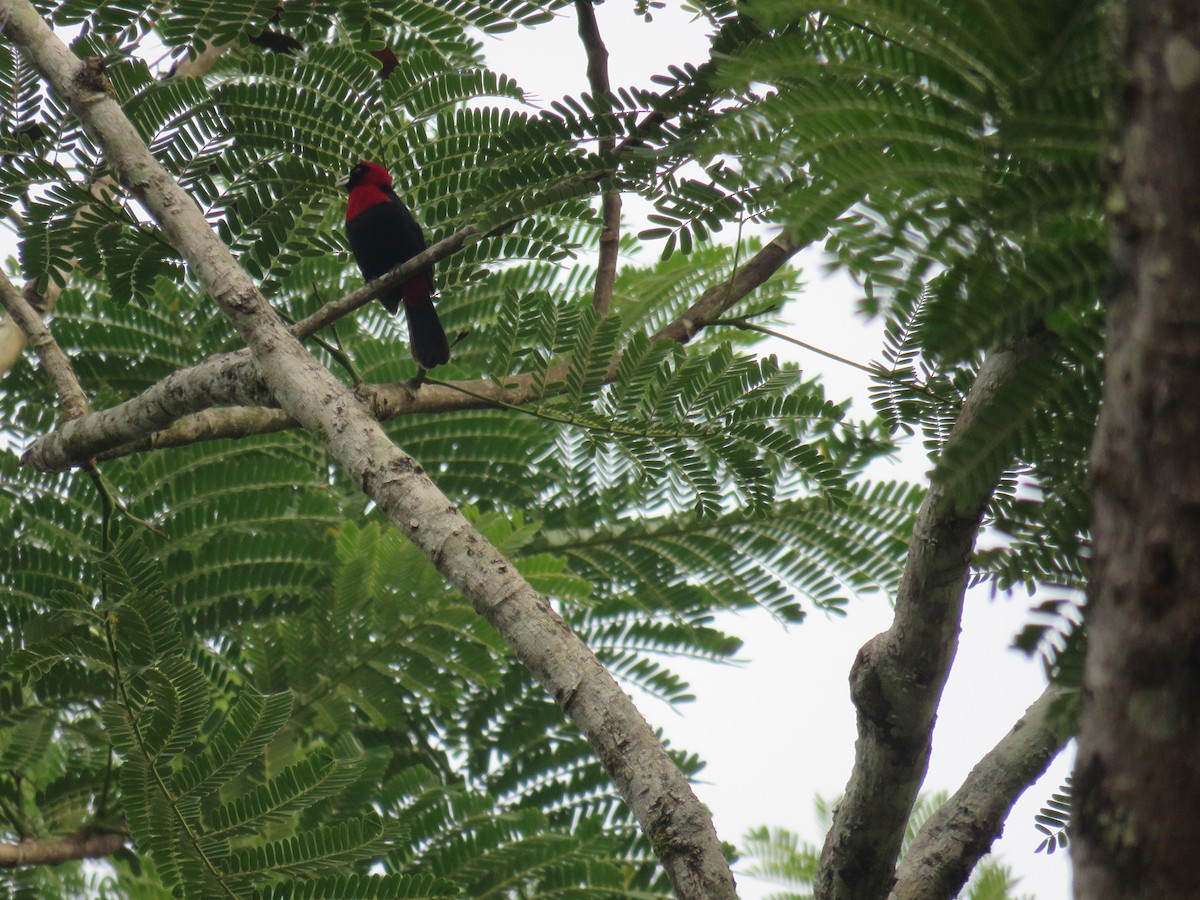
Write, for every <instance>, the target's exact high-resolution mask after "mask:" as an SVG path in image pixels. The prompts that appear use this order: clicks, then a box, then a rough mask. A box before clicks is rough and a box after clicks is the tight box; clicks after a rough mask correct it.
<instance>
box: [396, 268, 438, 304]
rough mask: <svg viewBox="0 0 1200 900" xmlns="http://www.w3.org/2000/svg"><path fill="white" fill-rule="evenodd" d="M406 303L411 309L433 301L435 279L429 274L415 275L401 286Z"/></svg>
mask: <svg viewBox="0 0 1200 900" xmlns="http://www.w3.org/2000/svg"><path fill="white" fill-rule="evenodd" d="M400 289H401V291H403V292H404V305H405V306H406V307H408V308H409V309H412V308H413V307H414V306H424V305H425V304H426V303H433V279H432V278H430V277H429V276H428V275H415V276H413V277H412V278H411V279H409V280H408V281H406V282H405V283H404V284H403V285H402V286H401V288H400Z"/></svg>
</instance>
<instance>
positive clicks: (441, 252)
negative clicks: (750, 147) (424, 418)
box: [22, 229, 800, 472]
mask: <svg viewBox="0 0 1200 900" xmlns="http://www.w3.org/2000/svg"><path fill="white" fill-rule="evenodd" d="M466 232H467V229H461V230H460V231H458V232H456V233H455V234H454V235H451V237H449V238H447V239H446V240H444V241H439V242H438V243H437V244H435V245H434V246H433V247H430V248H429V249H428V250H426V251H425V252H423V253H422V254H420V255H419V256H417V257H414V259H413V260H410V261H409V262H407V263H405V264H404V265H403V266H400V267H398V268H397V269H395V270H393V271H392V272H389V273H388V274H387V275H384V276H382V277H381V278H378V279H376V280H375V281H372V282H369V283H368V284H366V285H364V286H363V287H361V288H359V289H358V290H355V291H352V292H351V293H349V294H347V295H346V296H345V297H342V298H340V299H338V300H334V301H331V302H330V303H327V304H325V306H323V307H322V308H321V309H320V310H318V311H317V312H315V313H313V314H312V315H311V316H309V317H308V318H306V319H303V320H301V321H300V322H298V323H296V325H294V326H293V327H292V333H293V334H296V335H297V336H305V335H307V334H311V333H313V332H314V331H315V330H317V328H319V327H322V326H323V325H324V324H326V323H327V322H330V321H333V319H335V318H336V317H337V316H338V315H344V314H345V313H347V312H349V311H350V310H352V309H355V308H357V307H358V306H361V305H362V304H363V303H366V302H367V301H368V300H370V299H372V298H373V297H374V296H376V295H377V294H378V293H379V292H381V291H382V290H384V289H385V288H386V286H388V285H389V284H392V283H395V282H398V281H401V280H403V279H404V278H407V277H409V276H410V275H411V273H412V272H415V271H417V269H418V268H420V267H423V266H424V265H426V264H427V263H426V262H425V260H426V259H427V255H428V256H436V258H438V259H441V258H444V257H445V256H448V255H449V254H450V253H452V252H454V249H457V246H461V244H460V243H458V242H459V241H460V240H462V241H465V240H466V239H467V237H469V235H467V234H466ZM799 249H800V248H799V245H797V244H796V243H794V242H792V241H791V240H790V239H789V238H787V237H785V236H782V235H781V236H779V237H777V238H776V239H775V240H773V241H772V242H771V243H770V244H768V245H767V246H766V247H764V248H763V249H762V250H760V251H759V252H758V253H757V254H756V255H755V256H754V257H753V258H752V259H751V260H750V261H749V262H747V263H746V264H745V265H744V266H742V267H741V268H740V269H739V270H738V271H737V273H736V274H735V275H734V277H733V278H731V279H730V280H728V281H724V282H722V283H720V284H717V285H714V286H713V287H711V288H709V289H708V290H706V291H705V292H704V293H703V294H702V295H701V297H700V299H698V300H697V301H696V302H695V303H694V304H693V305H692V306H691V307H690V308H689V309H688V310H687V312H685V313H684V314H683V315H682V316H681V317H680V318H678V319H677V320H675V321H674V322H672V323H670V324H669V325H667V326H665V327H664V328H662V329H660V330H659V331H658V332H657V333H656V334H655V335H654V338H655V339H656V340H676V341H681V342H686V341H688V340H690V339H691V338H692V337H693V336H695V335H696V333H698V332H699V331H700V330H701V329H702V328H703V327H704V326H706V325H707V324H709V323H710V322H712V321H715V320H716V319H718V318H720V317H721V315H723V314H724V312H725V311H726V310H727V309H728V308H729V307H730V306H732V305H733V304H734V303H737V302H738V301H739V300H741V299H742V298H743V297H745V296H746V295H747V294H748V293H750V292H751V291H753V290H754V289H756V288H757V287H759V286H760V285H761V284H762V283H763V282H764V281H766V280H767V279H768V278H769V277H770V276H771V275H773V274H774V273H775V272H777V271H779V269H780V268H782V266H783V265H784V264H785V263H786V262H787V261H788V260H789V259H790V258H791V257H792V256H794V255H795V254H796V253H797V252H798V250H799ZM435 251H436V254H435ZM619 364H620V357H619V356H618V357H614V359H613V360H612V362H611V363H610V365H609V368H608V377H609V378H610V379H612V378H615V377H616V372H617V369H618V366H619ZM566 371H567V369H566V366H562V367H560V368H558V369H555V370H552V372H551V374H552V375H553V374H555V373H559V374H562V375H565V373H566ZM547 380H549V381H553V380H554V379H553V378H550V379H547ZM358 394H359V396H360V397H362V398H364V399H365V400H366V401H367V402H369V403H370V406H371V410H372V414H373V415H374V416H375V417H376V418H377V419H379V420H386V419H392V418H395V417H397V416H402V415H408V414H411V413H439V412H452V411H457V410H466V409H483V408H486V407H488V406H491V405H494V404H493V403H489V402H487V401H485V400H480V399H479V396H481V395H482V396H484V397H489V398H492V399H493V400H494V401H496V403H502V404H504V405H508V406H519V405H521V404H523V403H529V402H531V401H532V400H535V399H536V398H537V394H536V392H535V391H534V389H533V376H532V375H531V374H523V375H516V376H513V377H511V378H506V379H505V382H504V387H501V386H500V385H498V384H497V383H496V382H494V381H490V380H486V379H479V380H474V381H465V382H462V383H461V384H459V385H457V386H450V387H446V386H442V385H435V384H429V383H428V382H426V383H424V384H422V385H420V386H419V387H416V388H414V387H413V385H412V384H411V382H407V381H401V382H397V383H393V384H381V385H362V386H361V387H360V388H359V389H358ZM275 405H276V402H275V399H274V397H273V396H272V395H271V392H270V391H269V390H268V389H267V388H266V385H264V384H263V382H262V379H261V377H259V375H258V371H257V369H256V368H255V365H254V361H253V359H252V358H251V356H250V355H249V353H248V352H247V351H245V350H240V351H237V352H234V353H224V354H218V355H217V356H213V357H210V358H209V359H207V360H205V361H204V362H202V363H199V364H198V365H195V366H191V367H190V368H186V369H179V370H178V371H176V372H172V373H171V374H170V375H168V376H167V377H166V378H164V379H163V380H162V381H160V382H158V383H157V384H155V385H153V386H151V387H149V388H147V389H146V390H145V391H143V392H142V393H141V394H139V395H138V396H136V397H133V398H132V399H130V400H126V401H125V402H124V403H119V404H117V405H116V406H113V407H110V408H109V409H105V410H100V411H98V412H95V413H92V414H90V415H88V416H85V417H84V418H82V419H77V420H75V421H73V422H68V423H66V424H65V425H63V426H62V427H61V428H59V429H57V430H55V431H51V432H48V433H47V434H45V435H42V436H41V437H39V438H38V439H37V440H35V441H34V442H33V443H32V444H31V445H30V447H29V449H28V450H26V452H25V455H24V457H23V460H22V461H23V462H24V463H25V464H26V465H29V466H32V467H33V468H35V469H38V470H39V471H44V472H57V471H61V470H63V469H68V468H70V467H71V466H74V465H78V464H80V463H82V462H84V461H86V460H89V459H100V460H104V459H115V458H117V457H121V456H127V455H129V454H131V453H139V452H142V451H145V450H152V449H161V448H166V447H178V446H182V445H184V444H191V443H194V442H196V441H202V440H217V439H220V438H238V437H246V436H248V435H251V434H269V433H272V432H277V431H284V430H286V429H288V428H295V427H298V423H296V422H295V420H293V419H292V418H291V417H289V416H288V415H287V414H286V413H283V412H281V411H280V410H278V409H273V408H269V407H274V406H275ZM212 406H227V407H231V408H228V409H209V407H212Z"/></svg>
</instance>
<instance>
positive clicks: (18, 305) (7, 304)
mask: <svg viewBox="0 0 1200 900" xmlns="http://www.w3.org/2000/svg"><path fill="white" fill-rule="evenodd" d="M0 304H3V306H4V309H5V311H6V312H7V313H8V317H9V320H10V321H12V322H14V323H16V325H17V327H18V328H20V329H21V331H22V333H23V334H24V335H25V337H26V338H27V340H28V341H29V343H30V344H31V345H32V346H33V349H34V352H36V353H37V355H38V359H40V360H41V361H42V369H44V370H45V372H46V375H47V377H49V379H50V383H51V384H53V385H54V390H55V393H57V394H58V402H59V405H60V406H61V408H62V413H63V418H64V419H78V418H79V417H80V416H83V415H86V414H87V411H88V402H87V397H86V396H85V395H84V393H83V388H81V387H80V386H79V379H77V378H76V377H75V372H74V370H72V368H71V362H70V360H68V359H67V357H66V354H64V353H63V352H62V349H61V348H60V347H59V346H58V342H57V341H55V340H54V335H52V334H51V333H50V329H49V328H47V327H46V323H45V322H43V321H42V317H41V316H39V315H38V313H37V310H36V309H34V308H33V306H32V305H31V304H30V303H29V301H28V300H26V299H25V297H24V296H23V295H22V293H21V292H20V291H18V290H17V288H16V285H14V284H13V283H12V282H11V281H9V280H8V276H7V275H5V274H4V273H3V272H0Z"/></svg>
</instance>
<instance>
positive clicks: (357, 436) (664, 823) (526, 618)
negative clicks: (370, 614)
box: [0, 0, 736, 900]
mask: <svg viewBox="0 0 1200 900" xmlns="http://www.w3.org/2000/svg"><path fill="white" fill-rule="evenodd" d="M0 22H4V32H5V34H6V36H7V37H8V38H9V39H11V40H12V41H13V43H14V44H16V45H17V47H18V49H19V50H20V52H21V53H22V54H24V55H25V56H26V58H27V59H28V60H29V62H30V63H31V64H32V65H33V66H34V67H35V68H36V69H37V70H38V72H39V73H40V74H41V75H42V77H43V78H45V79H46V80H47V81H48V82H49V83H50V85H51V87H52V88H53V90H54V91H55V93H56V94H57V95H58V96H59V97H60V98H61V99H62V100H63V101H65V102H66V103H67V105H68V106H69V108H70V109H71V111H72V112H73V113H74V114H75V115H76V116H78V117H79V119H80V120H81V121H82V122H83V124H84V125H85V127H86V128H87V129H88V130H89V132H91V134H92V135H93V137H94V139H95V140H96V141H97V142H98V143H99V144H100V146H102V147H103V148H104V152H105V156H106V157H107V159H108V162H109V164H110V166H111V167H112V169H113V171H114V173H115V174H116V176H117V178H118V180H119V181H120V182H121V184H122V185H124V187H125V188H126V190H128V191H129V192H130V194H131V195H132V196H133V197H135V198H136V199H137V200H138V201H139V202H140V203H141V204H142V205H143V207H144V208H145V209H146V210H147V211H148V212H149V213H150V215H151V216H152V217H153V218H154V219H155V221H156V222H157V223H158V225H159V227H160V228H161V229H162V233H163V236H164V237H165V238H166V239H167V240H168V241H169V242H170V243H171V244H172V245H173V246H174V247H175V248H176V249H177V250H178V251H179V252H180V253H181V255H182V256H183V257H184V258H185V259H186V260H187V262H188V264H189V265H190V266H191V267H192V269H193V271H194V272H195V274H196V277H197V278H198V279H199V281H200V283H201V285H202V286H203V287H204V289H205V290H206V291H208V293H209V294H210V296H212V298H213V299H214V301H215V302H216V303H217V304H218V305H219V306H220V308H221V311H222V312H223V313H224V314H225V315H226V316H227V317H228V318H229V319H230V321H231V322H232V323H233V324H234V325H235V327H237V329H238V331H239V332H240V333H241V335H242V338H243V340H244V341H245V342H246V345H247V346H248V347H249V348H250V350H251V352H252V353H253V355H254V360H255V362H256V364H257V366H258V368H259V371H260V372H261V373H262V378H263V381H264V383H265V384H266V385H267V387H268V388H269V389H270V391H271V392H272V394H273V395H274V396H275V398H276V399H277V400H278V401H279V404H280V406H281V408H283V409H284V410H285V411H286V412H287V413H288V414H289V415H290V416H292V417H293V418H294V419H295V420H296V421H297V422H299V423H301V424H302V425H303V426H304V427H305V429H307V430H308V431H309V432H310V433H312V434H313V435H315V436H317V437H318V438H319V439H320V441H321V442H322V443H323V444H324V446H325V448H326V450H327V451H328V452H329V454H330V456H331V457H333V459H334V460H336V461H337V463H338V464H339V465H341V466H342V467H343V468H344V469H345V470H346V472H347V474H348V475H349V476H350V477H351V478H352V479H353V481H354V483H356V484H359V485H361V486H362V489H363V491H364V493H366V494H367V495H368V496H369V497H370V498H371V499H372V500H373V501H374V502H375V504H376V505H377V506H378V508H379V509H380V510H381V511H382V512H383V513H384V515H386V516H387V517H388V519H389V520H390V521H391V522H392V523H393V525H394V526H395V527H396V528H398V529H399V530H400V531H401V532H402V533H403V534H405V535H406V536H407V537H408V538H409V539H410V540H411V541H412V542H413V544H414V545H415V546H416V547H417V548H418V549H419V550H420V551H421V552H422V553H423V554H424V555H425V556H426V558H428V559H429V560H430V562H431V563H433V565H434V566H435V567H436V568H437V569H438V571H440V572H441V573H442V575H443V576H445V578H446V579H447V580H448V581H449V582H450V583H451V584H453V585H454V586H455V587H457V588H458V589H459V590H460V591H462V593H463V595H464V596H465V597H466V598H467V599H468V600H469V601H470V602H471V603H472V605H473V606H474V608H475V610H476V611H477V612H478V613H479V614H480V615H482V616H483V617H484V618H486V619H487V621H488V622H489V623H491V624H492V625H493V627H495V628H496V630H497V631H498V632H499V633H500V635H501V636H502V637H503V638H504V640H505V641H506V642H507V643H508V645H509V646H510V647H511V648H512V650H513V651H514V653H515V654H516V656H517V658H518V659H519V660H520V661H521V663H522V664H523V665H525V666H526V667H527V668H528V669H529V670H530V672H531V673H532V674H533V675H534V677H535V678H536V679H537V680H538V681H539V682H540V683H541V684H542V686H543V687H544V688H545V689H546V691H547V692H548V693H549V694H550V695H551V696H552V697H553V698H554V700H555V701H556V702H557V703H558V704H559V706H560V707H561V708H562V709H563V711H564V712H565V713H566V714H567V716H569V717H570V719H571V720H572V721H573V722H574V723H575V724H576V725H577V726H578V727H579V729H580V730H581V731H582V732H583V734H584V735H585V736H586V737H587V739H588V741H589V743H590V744H591V746H592V748H593V749H594V751H595V752H596V754H597V756H598V757H599V759H600V761H601V762H602V764H603V765H604V767H605V769H606V770H607V771H608V773H609V774H610V776H611V777H612V778H613V780H614V782H615V783H616V786H617V788H618V790H619V791H620V792H621V795H622V796H623V797H624V799H625V801H626V803H627V804H628V805H629V807H630V810H631V812H633V814H634V816H635V817H636V818H637V820H638V823H639V824H640V826H641V828H642V830H643V832H644V833H645V835H646V836H647V838H648V839H649V841H650V843H651V845H652V846H653V847H654V850H655V852H656V853H657V854H658V856H659V859H660V861H661V862H662V865H663V868H664V869H665V871H666V872H667V874H668V875H669V876H670V878H671V880H672V882H673V884H674V886H675V890H676V893H677V895H678V896H679V897H681V898H697V900H699V898H732V897H734V896H736V895H735V891H734V885H733V876H732V874H731V873H730V870H729V865H728V863H727V862H726V860H725V856H724V853H723V851H722V847H721V843H720V841H719V840H718V838H717V834H716V830H715V829H714V828H713V825H712V819H711V817H710V816H709V814H708V812H707V810H705V808H704V807H703V805H701V803H700V802H699V800H698V799H697V798H696V795H695V794H694V793H693V791H692V789H691V786H690V785H689V784H688V781H687V779H686V778H685V777H684V776H683V774H682V773H681V772H680V771H679V768H678V767H677V766H676V765H675V763H674V761H673V760H672V759H671V757H670V755H668V753H667V752H666V750H665V749H664V748H663V746H662V744H661V743H660V742H659V741H658V739H657V738H656V737H655V735H654V732H653V731H652V730H651V729H650V726H649V725H648V724H647V723H646V721H645V719H643V718H642V716H641V714H640V713H639V712H638V711H637V709H636V708H635V707H634V705H633V703H632V702H631V701H630V699H629V697H628V696H627V695H626V694H625V692H624V691H623V690H622V689H621V687H620V685H618V684H617V682H616V681H615V680H614V679H613V677H612V676H611V675H610V674H609V672H608V671H607V670H606V669H605V668H604V666H603V665H602V664H601V663H600V661H599V660H598V659H597V658H596V656H595V654H593V653H592V652H591V650H589V649H588V647H587V646H586V645H585V644H584V643H583V642H582V641H581V640H580V639H579V637H578V636H577V635H576V634H575V633H574V632H573V631H571V629H570V627H569V626H568V625H567V624H566V623H565V622H564V621H563V620H562V618H561V617H559V616H558V615H557V614H556V613H555V612H554V610H553V609H552V608H551V607H550V604H549V602H548V601H547V599H546V598H545V597H544V596H542V595H541V594H539V593H538V592H537V591H535V590H534V589H533V587H532V586H530V584H529V583H528V582H527V581H525V579H524V578H523V577H522V576H521V575H520V574H519V573H518V572H517V571H516V568H515V567H514V566H513V565H512V564H511V563H510V562H509V561H508V560H507V559H505V558H504V557H503V556H502V555H501V554H500V553H499V551H497V550H496V548H495V547H493V546H492V545H491V544H489V543H488V541H487V539H486V538H485V537H484V536H483V535H482V534H481V533H480V532H479V531H478V530H477V529H476V528H475V527H474V526H473V525H471V523H469V522H468V521H467V520H466V519H465V518H464V517H463V516H462V514H461V513H460V512H459V511H458V509H457V508H456V507H455V506H454V505H453V504H452V503H451V502H450V501H449V500H448V499H447V498H446V496H445V495H444V494H442V492H441V491H439V490H438V488H437V486H436V485H435V484H434V483H433V482H432V481H431V480H430V478H429V477H428V476H427V475H426V474H425V471H424V469H423V468H422V467H421V466H420V464H419V463H417V461H416V460H414V459H413V458H412V457H410V456H409V455H408V454H407V453H405V452H404V451H403V450H401V449H400V448H399V447H397V446H396V445H395V444H393V443H392V442H391V440H389V438H388V436H387V435H386V434H385V433H384V431H383V429H382V428H381V427H380V425H379V423H378V422H376V421H375V420H374V418H372V417H371V415H370V411H369V410H368V409H367V408H366V406H365V405H364V404H363V403H362V402H361V401H360V400H359V399H358V398H357V397H356V396H355V395H354V394H352V393H351V392H350V391H349V390H348V389H347V388H346V387H345V385H343V384H342V383H341V382H339V381H338V380H337V379H336V378H335V377H334V376H333V375H332V374H331V373H330V372H329V371H328V370H327V369H325V368H324V367H323V366H321V364H320V363H319V362H318V361H317V360H316V359H315V358H313V356H312V355H311V354H309V353H308V351H306V350H305V349H304V346H303V345H302V344H301V343H300V342H299V341H298V340H297V339H296V337H295V336H294V335H293V334H292V333H291V332H290V331H289V330H288V329H287V328H286V327H285V326H284V324H283V323H282V322H281V321H280V319H279V317H278V316H277V315H276V314H275V312H274V310H273V309H272V308H271V306H270V305H269V304H268V303H267V301H266V299H265V298H264V297H263V296H262V293H261V292H260V291H259V289H258V286H257V285H256V284H255V283H254V282H253V280H251V278H250V277H249V276H248V275H247V274H246V273H245V272H244V271H243V270H242V269H241V268H240V267H239V266H238V264H237V262H236V260H234V258H233V256H232V255H231V254H230V252H229V250H228V248H226V247H225V246H224V245H223V244H222V243H221V241H220V239H219V238H218V237H217V235H216V234H215V233H214V232H213V230H212V228H211V227H210V226H209V225H208V223H207V222H206V221H205V218H204V216H203V214H202V213H201V211H200V209H199V208H198V207H197V206H196V204H195V202H194V201H193V200H192V198H191V197H190V196H189V195H188V194H187V193H186V192H185V191H183V189H182V188H180V186H179V185H178V183H177V182H176V181H175V180H174V179H173V178H172V177H171V176H170V174H169V173H168V172H166V171H165V170H164V169H163V168H162V167H161V166H160V165H159V164H158V163H157V161H156V160H155V159H154V157H153V156H152V155H151V154H150V151H149V149H148V148H147V147H146V145H145V143H144V142H143V141H142V139H141V138H140V136H139V135H138V133H137V131H136V130H135V129H134V128H133V126H132V125H131V123H130V122H129V120H128V119H127V118H126V117H125V115H124V113H123V112H122V111H121V109H120V107H119V106H117V104H116V103H115V102H113V100H112V99H111V98H110V97H109V95H108V93H107V92H106V90H105V88H106V84H105V83H104V81H103V77H102V73H100V72H99V71H98V68H97V67H94V66H91V65H89V64H88V63H87V62H81V61H80V60H78V59H77V58H76V57H75V56H74V55H72V53H71V52H70V50H68V49H67V47H66V46H65V45H63V43H62V42H61V41H60V40H59V39H58V38H57V37H56V36H55V35H54V33H53V32H52V31H51V30H50V28H49V26H48V25H47V24H46V23H45V21H43V20H42V18H41V17H40V16H39V14H38V12H37V10H36V9H34V8H33V6H32V5H30V4H29V2H28V0H0Z"/></svg>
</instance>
